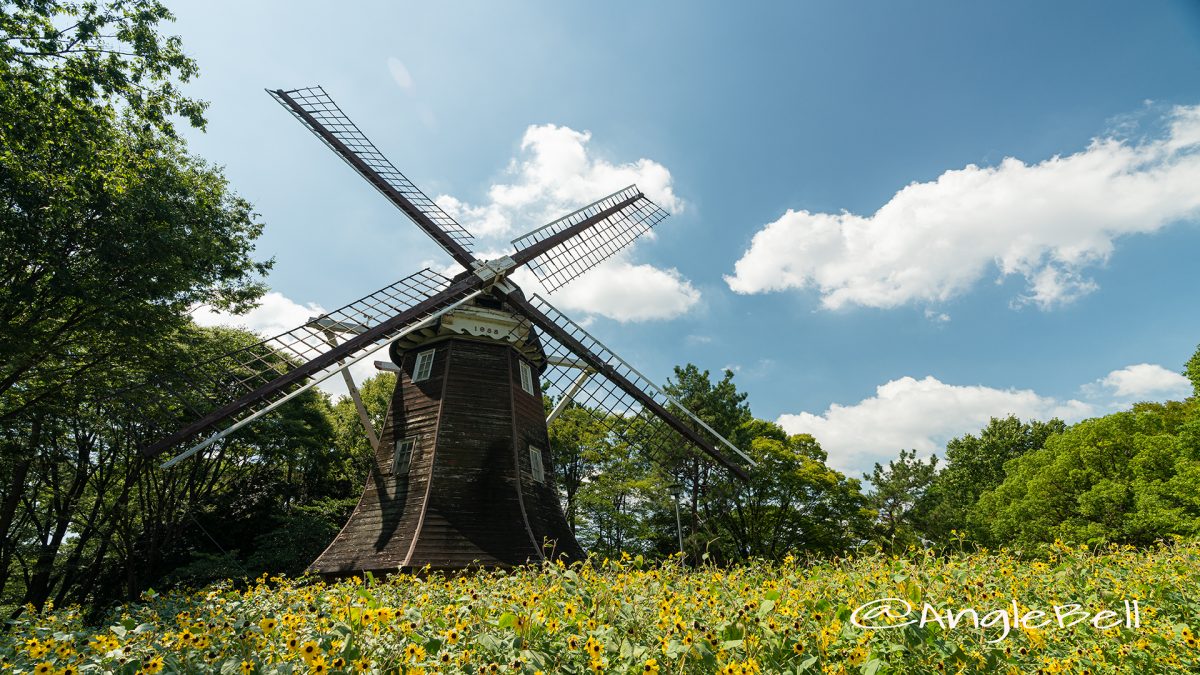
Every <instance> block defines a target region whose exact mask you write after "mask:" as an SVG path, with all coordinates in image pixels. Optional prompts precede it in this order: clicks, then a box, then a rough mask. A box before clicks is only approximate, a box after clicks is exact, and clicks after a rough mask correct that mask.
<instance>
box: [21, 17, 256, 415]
mask: <svg viewBox="0 0 1200 675" xmlns="http://www.w3.org/2000/svg"><path fill="white" fill-rule="evenodd" d="M169 18H171V16H170V13H169V12H167V10H166V9H165V8H164V7H163V6H162V5H161V4H159V3H158V2H154V1H151V0H130V1H117V2H113V3H112V4H109V5H98V4H93V3H84V4H76V3H54V2H48V1H44V0H43V1H32V0H25V1H21V2H14V3H10V4H9V5H7V6H6V7H5V8H3V10H0V256H3V257H2V258H0V420H5V421H10V420H12V419H13V418H14V417H15V416H16V415H18V414H23V413H26V412H32V409H33V408H35V407H36V406H37V405H38V404H39V403H41V402H44V401H46V400H47V399H48V398H49V397H51V396H54V395H56V394H58V393H59V392H60V391H61V389H62V388H63V387H64V386H65V385H66V384H67V383H68V382H70V381H72V380H73V379H74V378H77V377H80V376H82V375H83V374H84V373H87V374H88V376H89V377H92V378H103V377H105V376H106V375H107V373H106V372H105V368H106V367H107V366H108V365H110V364H112V363H113V362H116V361H120V360H121V359H127V358H138V357H140V356H142V355H144V354H146V353H148V352H152V351H154V350H155V349H158V348H159V347H160V345H161V343H162V338H163V337H164V336H167V335H170V334H172V333H174V332H176V331H178V330H179V329H180V328H181V327H183V326H184V324H185V323H186V322H187V319H188V317H187V311H188V309H189V308H190V307H192V306H193V305H195V304H197V303H208V304H211V305H214V306H217V307H222V308H231V309H242V308H245V307H247V306H248V304H249V303H251V302H253V301H254V300H255V299H256V298H257V297H258V296H259V295H260V294H261V293H262V290H263V288H262V286H261V284H260V283H258V282H257V280H256V279H257V276H258V275H260V274H262V273H264V272H265V271H266V270H267V269H268V267H269V263H262V262H256V261H254V260H252V259H251V252H252V250H253V241H254V239H255V238H256V237H257V236H258V235H259V233H260V232H261V229H262V226H261V224H259V223H258V222H256V221H255V219H254V214H253V212H252V209H251V207H250V204H249V203H248V202H246V201H245V200H243V199H241V198H239V197H238V196H236V195H235V194H233V193H232V192H231V191H230V190H229V187H228V184H227V182H226V181H225V178H224V177H223V176H222V174H221V172H220V171H219V170H217V169H214V168H212V167H210V166H208V165H207V164H205V163H204V162H203V161H202V160H199V159H197V158H195V157H191V156H189V155H187V154H186V151H185V148H184V146H183V144H182V142H181V141H180V140H178V139H177V138H176V136H175V135H174V129H173V126H172V121H171V118H172V116H174V115H177V114H182V115H184V116H185V117H186V118H187V119H188V121H189V122H190V123H192V124H193V125H196V126H200V125H202V124H203V117H202V115H201V112H202V110H203V105H202V104H200V103H198V102H196V101H193V100H191V99H188V98H186V97H184V96H183V95H182V94H180V93H179V91H178V89H177V88H176V84H175V81H176V80H178V81H180V82H183V81H187V80H188V79H189V78H191V77H192V76H193V75H194V74H195V64H194V63H193V62H192V61H191V60H190V59H188V58H187V57H186V56H185V55H183V53H182V52H181V50H180V45H179V41H178V39H177V38H173V37H164V36H163V35H161V34H160V33H159V32H158V30H157V24H158V22H159V21H162V20H166V19H169Z"/></svg>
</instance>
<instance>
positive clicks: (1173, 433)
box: [976, 399, 1200, 547]
mask: <svg viewBox="0 0 1200 675" xmlns="http://www.w3.org/2000/svg"><path fill="white" fill-rule="evenodd" d="M1005 473H1006V477H1005V479H1004V482H1003V483H1001V484H1000V485H998V486H997V487H996V488H995V489H994V490H990V491H988V492H985V493H984V494H983V495H982V496H981V497H980V499H979V504H978V514H977V516H976V517H977V519H978V522H981V523H987V524H988V527H989V529H990V533H991V536H992V538H993V540H994V541H996V542H1001V543H1006V544H1011V545H1016V546H1022V547H1036V546H1038V545H1039V544H1044V543H1049V542H1052V541H1054V540H1056V539H1059V540H1062V541H1064V542H1067V543H1071V544H1089V545H1098V544H1105V543H1118V544H1133V545H1139V546H1144V545H1148V544H1151V543H1153V542H1154V541H1155V540H1156V539H1159V538H1161V537H1165V536H1167V535H1170V534H1182V535H1191V534H1195V533H1197V532H1200V497H1198V496H1197V493H1196V489H1195V486H1196V484H1197V481H1198V480H1200V401H1198V400H1196V399H1190V400H1189V401H1187V402H1183V403H1180V402H1175V401H1172V402H1167V403H1138V404H1135V405H1134V406H1133V408H1132V409H1131V410H1129V411H1125V412H1119V413H1114V414H1111V415H1106V416H1104V417H1099V418H1096V419H1090V420H1085V421H1083V422H1080V423H1078V424H1076V425H1074V426H1072V427H1070V428H1069V429H1067V430H1066V431H1064V432H1063V433H1061V434H1057V435H1054V436H1051V437H1050V438H1049V439H1047V440H1046V444H1045V447H1043V448H1041V449H1039V450H1033V451H1031V452H1029V453H1027V454H1025V455H1022V456H1020V457H1018V458H1016V459H1014V460H1011V461H1010V462H1009V463H1008V464H1007V465H1006V466H1005Z"/></svg>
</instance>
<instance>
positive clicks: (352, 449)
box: [331, 372, 396, 515]
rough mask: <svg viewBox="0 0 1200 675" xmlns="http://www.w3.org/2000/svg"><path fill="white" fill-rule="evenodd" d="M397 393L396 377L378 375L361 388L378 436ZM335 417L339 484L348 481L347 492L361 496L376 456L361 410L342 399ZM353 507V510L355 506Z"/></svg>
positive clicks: (337, 403) (361, 393)
mask: <svg viewBox="0 0 1200 675" xmlns="http://www.w3.org/2000/svg"><path fill="white" fill-rule="evenodd" d="M395 391H396V375H395V373H389V372H381V373H377V374H375V375H372V376H371V377H368V378H367V379H366V380H363V381H362V382H361V383H359V384H358V392H359V397H360V398H361V399H362V402H363V406H365V407H366V409H367V417H368V418H369V419H370V420H371V425H372V426H373V428H374V429H375V434H376V436H379V435H381V434H382V433H383V429H384V422H385V421H386V418H387V412H388V407H389V406H391V403H392V394H393V393H394V392H395ZM332 415H333V418H332V420H331V422H332V424H333V434H334V444H335V445H336V446H337V448H338V450H339V456H340V457H341V460H340V461H341V462H342V464H341V465H340V466H338V467H336V475H337V476H338V480H341V481H344V483H345V489H344V491H345V492H349V493H353V494H354V495H355V496H357V494H358V491H359V489H360V488H362V486H363V485H364V484H365V483H366V480H367V472H368V471H369V470H370V465H371V462H372V460H373V459H374V455H375V453H374V451H373V449H372V448H371V441H370V440H369V439H368V438H367V432H366V430H365V429H364V428H363V424H362V420H361V419H359V416H358V407H357V406H355V404H354V401H353V400H352V399H351V398H350V397H349V396H348V395H347V396H342V397H340V398H339V399H338V400H337V401H336V402H335V403H334V404H333V412H332ZM349 506H350V507H351V508H352V507H353V504H350V505H349ZM347 515H349V514H348V512H347Z"/></svg>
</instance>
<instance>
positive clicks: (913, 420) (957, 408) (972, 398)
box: [778, 376, 1095, 474]
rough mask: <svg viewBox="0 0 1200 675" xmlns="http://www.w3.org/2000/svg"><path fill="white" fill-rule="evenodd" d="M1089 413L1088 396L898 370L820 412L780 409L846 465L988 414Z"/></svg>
mask: <svg viewBox="0 0 1200 675" xmlns="http://www.w3.org/2000/svg"><path fill="white" fill-rule="evenodd" d="M1092 414H1095V408H1094V407H1093V405H1092V404H1090V403H1085V402H1083V401H1079V400H1075V399H1071V400H1065V401H1063V400H1058V399H1055V398H1053V397H1048V396H1041V395H1039V394H1037V393H1036V392H1034V391H1031V390H1028V389H994V388H992V387H984V386H978V385H970V386H964V385H955V384H947V383H945V382H942V381H940V380H938V379H937V378H935V377H930V376H927V377H925V378H924V379H920V380H917V379H914V378H912V377H902V378H900V379H898V380H892V381H890V382H888V383H886V384H882V385H880V386H879V387H877V388H876V389H875V395H874V396H871V397H870V398H866V399H863V400H861V401H859V402H858V403H854V404H851V405H840V404H837V403H835V404H833V405H830V406H829V408H828V409H827V410H826V411H825V412H823V413H816V414H814V413H809V412H801V413H798V414H794V415H792V414H789V415H782V416H780V417H779V420H778V422H779V424H780V426H782V427H783V428H784V429H786V430H787V431H788V433H792V434H799V433H806V434H812V435H813V436H814V437H816V439H817V441H818V442H820V443H821V447H823V448H824V449H825V450H826V451H827V452H828V453H829V463H830V464H831V465H832V466H834V467H835V468H837V469H840V470H843V471H848V472H852V473H854V474H857V473H859V472H865V471H869V470H870V468H871V466H872V465H873V464H874V463H875V462H880V463H886V462H887V461H889V460H890V459H892V458H894V457H895V456H896V453H897V452H899V451H900V450H901V449H910V448H911V449H915V450H916V451H917V452H918V454H922V455H928V454H930V453H933V452H935V451H938V450H940V449H941V448H943V447H944V446H945V444H946V442H947V441H948V440H950V439H951V438H954V437H956V436H961V435H963V434H966V433H973V432H977V431H979V429H981V428H983V427H984V426H985V425H987V423H988V420H990V419H991V418H992V417H1005V416H1008V415H1016V416H1017V417H1019V418H1021V419H1031V418H1032V419H1041V420H1047V419H1050V418H1052V417H1058V418H1060V419H1063V420H1066V421H1068V422H1073V421H1077V420H1080V419H1083V418H1085V417H1088V416H1090V415H1092Z"/></svg>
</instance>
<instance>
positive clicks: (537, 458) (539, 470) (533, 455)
mask: <svg viewBox="0 0 1200 675" xmlns="http://www.w3.org/2000/svg"><path fill="white" fill-rule="evenodd" d="M529 470H530V472H532V473H533V480H534V482H537V483H545V482H546V468H545V467H544V466H542V451H541V450H540V449H539V448H535V447H533V446H532V445H531V446H529Z"/></svg>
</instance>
